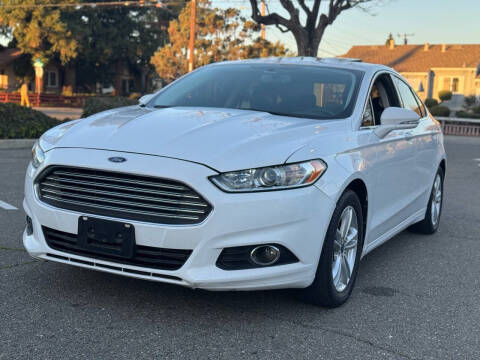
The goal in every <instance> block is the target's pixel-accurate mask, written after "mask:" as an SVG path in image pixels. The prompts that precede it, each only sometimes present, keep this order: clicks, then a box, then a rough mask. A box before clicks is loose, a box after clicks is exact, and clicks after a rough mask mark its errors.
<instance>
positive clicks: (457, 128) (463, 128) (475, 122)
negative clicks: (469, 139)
mask: <svg viewBox="0 0 480 360" xmlns="http://www.w3.org/2000/svg"><path fill="white" fill-rule="evenodd" d="M436 119H437V120H438V121H440V124H442V131H443V133H444V134H445V135H460V136H480V119H463V118H448V117H437V118H436Z"/></svg>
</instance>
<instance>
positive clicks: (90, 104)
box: [82, 96, 138, 117]
mask: <svg viewBox="0 0 480 360" xmlns="http://www.w3.org/2000/svg"><path fill="white" fill-rule="evenodd" d="M136 104H138V101H137V100H133V99H129V98H125V97H120V96H103V97H97V96H92V97H88V98H87V99H86V100H85V105H84V107H83V114H82V117H87V116H90V115H93V114H96V113H98V112H100V111H104V110H108V109H114V108H117V107H121V106H130V105H136Z"/></svg>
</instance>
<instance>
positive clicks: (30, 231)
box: [26, 215, 33, 236]
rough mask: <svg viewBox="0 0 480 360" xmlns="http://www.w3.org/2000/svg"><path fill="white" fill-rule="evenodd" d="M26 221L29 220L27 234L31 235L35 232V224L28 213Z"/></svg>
mask: <svg viewBox="0 0 480 360" xmlns="http://www.w3.org/2000/svg"><path fill="white" fill-rule="evenodd" d="M26 221H27V235H28V236H30V235H32V234H33V224H32V219H31V218H30V216H28V215H27V218H26Z"/></svg>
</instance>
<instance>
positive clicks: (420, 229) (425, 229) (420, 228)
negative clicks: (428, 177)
mask: <svg viewBox="0 0 480 360" xmlns="http://www.w3.org/2000/svg"><path fill="white" fill-rule="evenodd" d="M438 175H439V176H440V189H441V192H442V196H441V200H440V211H439V215H438V220H437V222H436V223H433V221H432V216H431V214H432V206H433V199H434V185H435V180H434V185H432V190H431V192H430V197H429V199H428V205H427V211H426V213H425V218H424V219H423V220H422V221H420V222H418V223H416V224H413V225H412V226H410V228H409V230H410V231H413V232H417V233H421V234H427V235H430V234H434V233H436V232H437V230H438V227H439V225H440V219H441V216H442V209H443V181H444V178H445V174H444V173H443V169H442V168H438V171H437V173H436V174H435V179H436V178H437V176H438Z"/></svg>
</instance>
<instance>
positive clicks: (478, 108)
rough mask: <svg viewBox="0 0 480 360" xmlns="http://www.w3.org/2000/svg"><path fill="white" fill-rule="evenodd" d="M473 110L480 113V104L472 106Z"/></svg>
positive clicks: (476, 113) (477, 113)
mask: <svg viewBox="0 0 480 360" xmlns="http://www.w3.org/2000/svg"><path fill="white" fill-rule="evenodd" d="M472 112H473V113H474V114H475V115H480V106H474V107H473V108H472Z"/></svg>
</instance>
